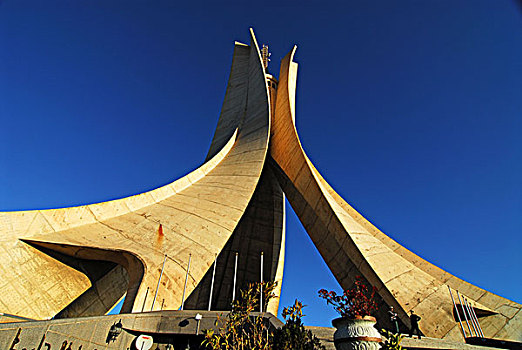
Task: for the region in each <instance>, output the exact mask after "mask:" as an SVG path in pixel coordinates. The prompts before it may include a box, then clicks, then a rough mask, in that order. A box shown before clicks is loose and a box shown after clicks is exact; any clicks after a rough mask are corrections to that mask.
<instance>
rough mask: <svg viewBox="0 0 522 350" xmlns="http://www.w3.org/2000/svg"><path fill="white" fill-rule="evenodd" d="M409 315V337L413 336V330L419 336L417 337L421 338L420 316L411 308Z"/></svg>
mask: <svg viewBox="0 0 522 350" xmlns="http://www.w3.org/2000/svg"><path fill="white" fill-rule="evenodd" d="M410 313H411V315H410V323H411V329H410V338H411V337H412V336H413V332H415V333H417V336H418V337H419V339H420V338H421V331H420V329H419V321H420V319H421V318H420V316H419V315H417V314H415V311H413V310H411V311H410Z"/></svg>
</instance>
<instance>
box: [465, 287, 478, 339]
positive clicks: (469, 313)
mask: <svg viewBox="0 0 522 350" xmlns="http://www.w3.org/2000/svg"><path fill="white" fill-rule="evenodd" d="M462 299H464V304H465V305H466V310H467V311H468V315H469V318H470V319H471V325H472V326H473V330H474V331H475V335H476V336H477V337H479V336H480V334H479V332H478V329H477V325H476V324H475V318H474V317H473V313H472V312H471V307H470V306H469V303H468V300H467V299H466V298H464V297H462Z"/></svg>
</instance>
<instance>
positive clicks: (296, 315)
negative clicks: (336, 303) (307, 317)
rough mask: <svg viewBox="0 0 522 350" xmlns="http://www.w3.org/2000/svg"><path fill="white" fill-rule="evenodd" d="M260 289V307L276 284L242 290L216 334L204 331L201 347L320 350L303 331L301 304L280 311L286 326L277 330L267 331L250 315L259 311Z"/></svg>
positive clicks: (264, 324) (265, 323) (258, 318)
mask: <svg viewBox="0 0 522 350" xmlns="http://www.w3.org/2000/svg"><path fill="white" fill-rule="evenodd" d="M261 286H263V305H268V302H269V301H270V299H271V298H273V297H274V296H275V295H274V293H273V290H274V288H275V286H276V283H273V282H264V283H262V284H261V283H253V284H250V285H249V286H248V288H247V289H246V290H242V291H241V293H240V297H239V299H238V300H236V301H235V302H234V303H233V304H232V311H230V312H229V313H228V315H227V316H226V318H225V319H219V318H218V321H216V324H217V323H219V322H220V321H222V323H223V326H222V327H220V328H219V329H218V330H217V331H213V330H205V331H204V335H205V339H204V341H203V343H202V345H203V346H204V347H205V348H207V349H211V350H283V349H284V350H288V349H293V350H316V349H317V350H324V347H323V346H322V345H320V343H319V340H318V339H317V338H316V337H314V336H313V334H312V332H311V331H309V330H306V329H305V328H304V326H303V323H302V321H301V318H302V317H303V312H302V308H303V304H302V303H301V302H299V301H298V300H296V301H295V303H294V305H293V306H291V307H285V308H284V309H283V317H284V318H285V320H286V323H285V325H284V326H283V327H281V329H274V328H273V327H270V323H269V322H268V320H266V319H264V318H263V317H261V316H260V315H259V316H252V315H251V313H252V312H255V311H257V310H259V295H260V288H261Z"/></svg>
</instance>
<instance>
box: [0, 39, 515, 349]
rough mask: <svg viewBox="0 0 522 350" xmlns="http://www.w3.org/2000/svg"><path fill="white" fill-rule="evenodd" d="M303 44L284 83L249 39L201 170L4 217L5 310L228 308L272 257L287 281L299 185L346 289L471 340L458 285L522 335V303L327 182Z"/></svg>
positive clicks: (273, 269) (274, 277)
mask: <svg viewBox="0 0 522 350" xmlns="http://www.w3.org/2000/svg"><path fill="white" fill-rule="evenodd" d="M295 50H296V48H295V47H294V48H293V49H292V50H291V51H290V53H288V55H287V56H286V57H285V58H284V59H283V61H282V64H281V71H280V74H279V79H278V80H276V79H275V78H274V77H272V76H271V75H269V74H267V72H266V65H265V64H264V62H263V56H262V52H261V50H260V49H259V46H258V44H257V42H256V39H255V36H254V33H253V31H251V42H250V45H246V44H242V43H238V42H236V43H235V45H234V55H233V59H232V68H231V72H230V77H229V81H228V86H227V91H226V95H225V99H224V102H223V107H222V110H221V116H220V118H219V121H218V124H217V128H216V132H215V134H214V137H213V140H212V144H211V146H210V150H209V152H208V155H207V157H206V160H205V162H204V163H203V164H202V165H201V166H200V167H199V168H197V169H196V170H194V171H192V172H191V173H189V174H188V175H186V176H184V177H182V178H180V179H178V180H176V181H174V182H172V183H170V184H168V185H166V186H163V187H160V188H158V189H155V190H152V191H149V192H145V193H142V194H138V195H135V196H131V197H127V198H123V199H118V200H113V201H109V202H103V203H98V204H91V205H84V206H79V207H72V208H63V209H51V210H32V211H21V212H2V213H0V232H1V235H0V255H1V260H2V264H1V265H0V276H1V277H2V278H1V280H0V288H1V290H2V293H0V308H1V309H2V310H0V311H2V312H5V313H9V314H13V315H18V316H21V317H28V318H32V319H45V318H49V317H55V318H70V317H83V316H97V315H104V314H106V313H107V312H108V311H110V309H111V308H112V307H113V306H114V305H115V304H116V303H117V302H118V301H119V300H121V299H122V298H124V303H123V307H122V311H121V312H122V313H131V312H134V313H136V312H141V311H143V310H145V311H150V310H160V309H163V310H177V309H179V308H180V307H181V306H182V304H183V307H184V309H185V310H189V309H192V310H195V309H203V310H206V309H207V307H210V308H211V309H212V310H226V309H228V308H229V305H230V303H231V301H232V296H233V294H234V291H233V287H234V286H236V290H239V289H240V288H242V287H244V286H246V285H247V284H248V283H250V282H255V281H259V280H260V279H261V276H260V264H261V259H263V275H262V278H263V280H265V281H277V282H279V288H280V286H281V280H282V276H283V263H284V247H285V244H284V243H285V232H284V226H285V225H284V220H285V207H284V196H285V195H286V197H287V198H288V200H289V202H290V204H291V205H292V208H293V209H294V210H295V212H296V214H297V215H298V217H299V218H300V220H301V222H302V224H303V226H304V227H305V229H306V231H307V232H308V234H309V235H310V237H311V239H312V241H313V242H314V244H315V246H316V247H317V249H318V250H319V252H320V254H321V256H322V257H323V259H324V260H325V262H326V263H327V265H328V267H329V268H330V270H331V272H332V273H333V275H334V276H335V278H336V279H337V281H338V282H339V283H340V284H341V286H342V287H343V288H348V287H350V286H351V285H352V283H353V281H354V277H355V276H356V275H361V276H363V278H364V279H365V280H366V281H367V282H368V283H370V284H372V285H374V286H376V287H377V289H378V302H379V304H380V310H381V311H380V313H382V315H380V314H379V315H377V316H378V318H379V319H381V320H387V319H388V317H387V316H386V312H387V310H388V309H389V306H393V307H394V308H395V310H396V312H397V313H398V319H399V323H400V326H401V327H403V328H406V327H408V326H409V318H408V313H409V311H410V310H411V309H415V312H416V313H417V314H420V315H422V323H421V330H422V332H423V333H424V334H426V335H428V336H432V337H438V338H450V339H451V338H454V339H462V335H461V328H460V326H459V323H458V321H457V319H456V315H455V310H460V311H461V314H462V309H461V306H460V302H459V301H458V300H457V301H456V304H457V308H456V309H455V307H454V304H453V302H452V300H451V296H450V293H449V291H453V292H455V291H457V290H458V291H459V292H460V293H462V294H463V295H465V296H466V299H467V300H468V301H469V303H470V308H471V309H473V310H474V311H475V313H476V315H477V316H478V319H479V321H480V326H481V327H482V330H483V333H484V335H485V336H486V337H496V338H505V339H512V340H522V332H521V329H522V312H521V308H522V306H521V305H520V304H517V303H515V302H512V301H509V300H506V299H504V298H502V297H499V296H497V295H494V294H492V293H489V292H487V291H485V290H482V289H480V288H478V287H476V286H474V285H471V284H469V283H467V282H465V281H463V280H461V279H459V278H457V277H455V276H452V275H451V274H449V273H447V272H445V271H443V270H441V269H439V268H437V267H436V266H434V265H432V264H430V263H429V262H427V261H425V260H423V259H421V258H420V257H418V256H417V255H415V254H413V253H412V252H410V251H408V250H407V249H405V248H404V247H402V246H401V245H400V244H398V243H397V242H395V241H394V240H392V239H391V238H389V237H388V236H386V235H385V234H384V233H383V232H381V231H380V230H379V229H377V228H376V227H375V226H374V225H372V224H371V223H370V222H369V221H368V220H366V219H365V218H364V217H363V216H362V215H360V214H359V213H358V212H357V211H355V210H354V209H353V208H352V207H351V206H350V205H349V204H348V203H347V202H346V201H345V200H344V199H342V198H341V197H340V196H339V195H338V194H337V193H336V192H335V191H334V190H333V189H332V187H331V186H330V185H329V184H328V183H327V182H326V181H325V180H324V178H323V177H322V176H321V174H320V173H319V172H318V170H317V169H316V168H315V167H314V165H313V164H312V163H311V161H310V160H309V158H308V157H307V156H306V154H305V152H304V151H303V148H302V147H301V143H300V141H299V137H298V134H297V131H296V128H295V88H296V79H297V63H295V62H294V60H293V57H294V53H295ZM265 61H266V60H265ZM289 248H290V249H291V247H289ZM236 253H238V255H237V264H236ZM189 260H190V270H189V271H188V274H187V269H188V263H189ZM215 261H216V264H215V265H214V262H215ZM214 266H215V269H214ZM186 275H188V281H187V283H186V284H185V277H186ZM212 281H214V283H213V284H212ZM211 290H212V293H211ZM279 292H280V290H278V291H277V294H279ZM184 296H185V297H184ZM210 298H212V299H210ZM277 307H278V298H275V299H274V301H273V302H272V303H271V304H269V305H267V306H266V310H267V311H269V312H272V313H274V314H276V313H277Z"/></svg>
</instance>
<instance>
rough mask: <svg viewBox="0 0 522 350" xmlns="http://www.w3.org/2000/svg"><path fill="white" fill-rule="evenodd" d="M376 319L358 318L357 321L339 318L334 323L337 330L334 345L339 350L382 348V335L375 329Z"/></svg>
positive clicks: (372, 349) (368, 317)
mask: <svg viewBox="0 0 522 350" xmlns="http://www.w3.org/2000/svg"><path fill="white" fill-rule="evenodd" d="M375 322H376V320H375V317H371V316H364V317H360V316H357V317H356V318H355V319H352V318H344V317H339V318H336V319H335V320H333V321H332V325H333V326H334V327H335V328H336V331H335V333H334V343H335V348H336V349H337V350H374V349H375V350H377V349H380V348H381V344H380V342H381V341H382V339H381V335H380V334H379V332H378V331H377V329H375V327H374V325H375Z"/></svg>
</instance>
